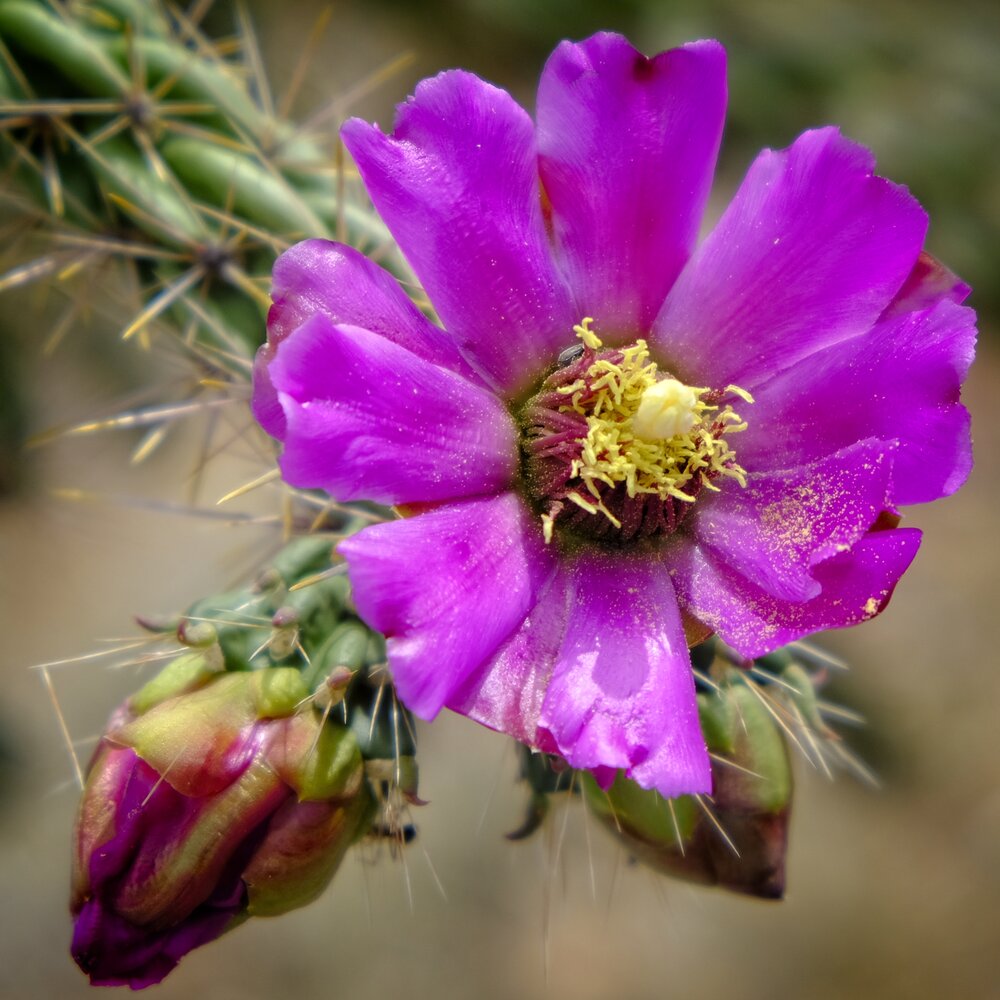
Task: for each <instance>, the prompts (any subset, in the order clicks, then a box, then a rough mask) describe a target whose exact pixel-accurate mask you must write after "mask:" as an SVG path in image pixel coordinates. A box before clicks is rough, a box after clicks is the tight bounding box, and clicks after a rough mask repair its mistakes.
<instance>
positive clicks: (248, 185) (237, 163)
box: [159, 136, 330, 240]
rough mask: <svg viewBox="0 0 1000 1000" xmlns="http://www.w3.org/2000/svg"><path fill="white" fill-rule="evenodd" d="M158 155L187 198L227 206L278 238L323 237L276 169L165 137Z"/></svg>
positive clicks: (310, 212) (230, 151)
mask: <svg viewBox="0 0 1000 1000" xmlns="http://www.w3.org/2000/svg"><path fill="white" fill-rule="evenodd" d="M159 149H160V152H161V153H162V155H163V158H164V159H165V160H166V161H167V163H168V164H169V165H170V167H171V169H172V170H173V171H174V172H175V173H176V174H177V176H178V177H179V178H180V179H181V181H183V182H184V184H185V185H186V186H187V188H188V189H189V190H190V191H191V192H192V194H193V195H194V196H195V197H197V198H200V199H202V200H204V201H206V202H208V203H210V204H213V205H227V204H228V205H230V206H231V210H232V211H233V212H234V213H235V214H236V215H238V216H240V217H241V218H243V219H246V221H247V222H250V223H252V224H253V225H255V226H259V227H260V228H262V229H266V230H268V231H270V232H273V233H275V235H276V236H277V237H279V238H280V239H285V240H291V239H303V238H304V237H306V236H329V235H330V232H329V230H328V228H327V226H326V224H325V223H324V222H323V221H322V220H321V219H320V218H319V216H318V215H316V213H315V212H313V210H312V209H311V208H310V207H309V206H308V205H307V204H306V203H305V202H304V201H303V200H302V199H301V198H300V197H299V196H298V194H297V193H296V192H295V190H294V189H293V188H292V186H291V185H290V184H289V183H288V181H287V180H285V178H284V177H283V176H282V175H281V174H280V173H278V172H277V171H276V170H273V169H272V170H269V169H267V168H266V167H265V166H263V164H262V163H261V161H260V160H259V159H256V158H254V157H252V156H250V155H248V154H246V153H241V152H239V151H237V150H234V149H232V148H229V147H227V146H224V145H215V144H213V143H211V142H205V141H203V140H199V139H192V138H187V137H186V136H183V137H182V136H179V137H171V138H168V139H165V140H163V142H162V143H161V144H160V147H159Z"/></svg>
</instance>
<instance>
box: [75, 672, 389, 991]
mask: <svg viewBox="0 0 1000 1000" xmlns="http://www.w3.org/2000/svg"><path fill="white" fill-rule="evenodd" d="M191 655H192V656H194V657H196V656H197V655H199V654H191ZM190 658H191V657H182V658H181V660H180V661H177V665H176V666H175V668H174V669H173V671H172V672H171V668H168V671H167V675H166V677H165V680H166V683H165V682H164V679H158V680H157V681H154V682H153V683H152V684H151V685H149V686H148V687H147V688H146V689H144V690H143V691H142V692H140V693H139V695H138V696H136V697H135V698H133V699H132V700H131V701H130V702H129V703H126V705H125V706H123V707H122V708H121V709H119V711H118V712H116V713H115V715H114V717H113V718H112V720H111V723H110V724H109V726H108V729H107V731H106V732H105V734H104V736H103V738H102V740H101V742H100V744H99V746H98V748H97V751H96V753H95V755H94V759H93V761H92V763H91V766H90V769H89V773H88V777H87V783H86V787H85V788H84V792H83V797H82V799H81V802H80V808H79V813H78V817H77V826H76V835H75V850H74V855H73V890H72V899H71V904H70V908H71V911H72V913H73V917H74V920H75V923H74V929H73V943H72V949H71V950H72V953H73V957H74V958H75V959H76V961H77V963H78V964H79V966H80V967H81V969H83V971H84V972H86V973H87V974H88V975H89V976H90V981H91V983H92V984H94V985H99V986H119V985H128V986H131V987H132V988H133V989H142V988H144V987H146V986H150V985H152V984H153V983H158V982H159V981H160V980H161V979H163V977H164V976H166V975H167V974H168V973H169V972H170V971H171V970H172V969H173V968H174V966H176V965H177V963H178V962H179V961H180V959H181V958H182V957H183V956H184V955H186V954H187V953H188V952H189V951H191V950H192V949H193V948H197V947H198V946H200V945H202V944H206V943H207V942H209V941H212V940H214V939H215V938H217V937H219V936H220V935H221V934H223V933H225V932H226V931H228V930H230V929H232V928H233V927H236V926H238V925H239V924H240V923H242V922H243V921H244V920H246V919H247V917H250V916H269V915H273V914H279V913H284V912H286V911H287V910H290V909H293V908H295V907H297V906H302V905H304V904H305V903H307V902H310V901H311V900H312V899H315V898H316V896H318V895H319V893H320V892H321V891H322V890H323V889H324V888H325V886H326V885H327V883H328V882H329V881H330V879H331V878H332V877H333V874H334V872H335V871H336V869H337V867H338V865H339V864H340V861H341V859H342V857H343V855H344V852H345V851H346V850H347V848H348V847H349V846H350V845H351V844H352V843H353V842H354V841H355V840H356V839H357V837H359V836H360V835H362V834H363V833H364V831H365V829H366V828H367V821H368V820H369V818H370V810H371V807H372V800H371V796H370V794H369V791H368V786H367V783H366V782H365V779H364V772H363V765H362V761H361V755H360V752H359V750H358V746H357V742H356V740H355V739H354V736H353V735H352V734H351V733H350V731H349V730H347V729H345V728H343V727H340V728H335V727H333V726H329V725H324V724H323V723H322V721H321V720H320V717H319V714H318V713H315V712H313V711H312V710H311V709H310V708H307V710H306V711H304V712H303V711H298V712H297V711H296V707H297V706H300V705H301V704H302V702H303V699H305V698H306V696H307V691H306V689H305V687H304V685H303V682H302V678H301V675H300V673H299V672H298V671H297V670H294V669H291V668H276V669H270V670H260V671H255V672H253V673H232V674H225V675H222V676H215V677H212V678H209V677H207V676H206V675H205V674H204V672H202V674H200V675H199V676H197V677H196V678H195V683H196V685H197V687H196V689H194V690H191V689H186V688H185V689H182V690H180V691H179V692H178V693H174V692H172V691H171V690H170V689H169V688H170V685H171V683H172V681H173V680H175V679H176V678H178V677H181V678H182V680H186V679H188V678H189V677H190V673H189V671H188V670H187V667H188V665H189V664H188V662H187V661H189V660H190ZM182 661H183V662H182ZM184 675H187V676H186V677H185V676H184ZM188 687H189V686H188ZM165 695H168V696H167V697H164V696H165Z"/></svg>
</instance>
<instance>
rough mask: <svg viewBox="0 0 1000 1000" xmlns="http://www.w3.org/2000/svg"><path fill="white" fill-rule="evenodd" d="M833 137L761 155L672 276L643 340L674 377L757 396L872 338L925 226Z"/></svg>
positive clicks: (904, 199) (860, 151)
mask: <svg viewBox="0 0 1000 1000" xmlns="http://www.w3.org/2000/svg"><path fill="white" fill-rule="evenodd" d="M874 169H875V163H874V160H873V158H872V155H871V153H870V152H868V150H866V149H865V148H864V147H862V146H859V145H857V144H855V143H853V142H850V141H848V140H847V139H844V138H843V137H841V135H840V133H839V132H838V131H837V130H836V129H833V128H825V129H818V130H817V131H814V132H806V133H804V134H803V135H801V136H800V137H799V138H798V139H796V141H795V142H794V143H793V144H792V145H791V146H790V147H789V148H788V149H787V150H783V151H780V152H774V151H771V150H765V151H764V152H763V153H761V154H760V156H758V157H757V160H756V161H755V162H754V164H753V166H752V167H751V168H750V171H749V173H748V174H747V176H746V179H745V180H744V181H743V184H742V185H741V186H740V189H739V191H737V193H736V196H735V198H734V199H733V201H732V203H731V204H730V206H729V208H728V209H727V210H726V212H725V213H724V215H723V216H722V219H721V220H720V221H719V224H718V225H717V226H716V227H715V229H714V230H713V232H712V233H711V235H710V236H709V237H708V238H707V239H706V240H705V242H704V243H703V244H702V245H701V246H700V247H699V248H698V250H697V252H696V253H695V255H694V257H692V258H691V261H690V262H689V264H688V266H687V268H685V270H684V271H683V272H682V274H681V276H680V277H679V278H678V279H677V283H676V284H675V285H674V287H673V289H672V291H671V292H670V295H669V296H668V297H667V301H666V302H665V303H664V307H663V311H662V312H661V313H660V315H659V316H658V317H657V319H656V323H655V327H654V333H653V335H652V338H651V342H652V343H653V344H655V346H656V348H657V349H658V350H659V351H660V353H661V354H662V355H663V357H664V358H665V360H666V361H667V362H668V367H670V366H671V365H676V366H677V370H678V372H679V373H680V377H682V378H686V379H687V380H689V381H691V382H692V383H693V384H697V385H714V386H718V387H721V386H724V385H726V384H728V383H736V384H737V385H741V386H743V388H745V389H749V390H751V391H754V390H755V389H756V388H757V386H758V385H760V384H761V383H762V382H763V381H764V380H765V379H766V378H768V377H769V376H771V375H772V374H773V373H774V372H776V371H780V370H781V369H782V368H785V367H787V366H788V365H790V364H793V363H794V362H795V361H797V360H799V359H800V358H804V357H806V356H808V355H810V354H812V353H813V352H815V351H818V350H820V349H821V348H823V347H827V346H829V345H830V344H835V343H838V342H839V341H842V340H846V339H848V338H850V337H852V336H855V335H857V334H859V333H862V332H864V331H865V330H867V329H869V328H870V327H871V326H872V324H873V323H874V322H875V321H876V320H877V319H878V317H879V315H880V314H881V313H882V311H883V310H884V309H885V308H886V306H887V305H888V304H889V302H890V300H891V299H892V298H893V296H894V295H895V294H896V293H897V292H898V291H899V289H900V287H901V286H902V284H903V282H904V280H905V279H906V277H907V276H908V275H909V274H910V272H911V270H912V268H913V265H914V263H915V262H916V260H917V255H918V254H919V252H920V246H921V243H922V242H923V238H924V233H925V231H926V228H927V217H926V215H925V214H924V211H923V209H921V207H920V206H919V205H918V204H917V202H916V201H915V200H914V199H913V198H912V197H911V196H910V194H909V192H907V190H906V189H905V188H902V187H898V186H897V185H895V184H891V183H889V181H887V180H884V179H883V178H881V177H876V176H875V175H874V173H873V171H874Z"/></svg>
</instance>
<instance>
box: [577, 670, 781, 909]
mask: <svg viewBox="0 0 1000 1000" xmlns="http://www.w3.org/2000/svg"><path fill="white" fill-rule="evenodd" d="M711 672H712V677H713V681H714V683H715V684H716V687H715V688H714V689H713V690H712V691H711V692H707V693H706V692H703V693H700V694H699V695H698V709H699V714H700V718H701V724H702V731H703V733H704V735H705V742H706V744H707V746H708V749H709V751H710V752H711V753H712V755H713V758H712V779H713V790H712V795H711V798H710V799H701V800H699V799H698V798H696V797H693V796H681V797H679V798H676V799H670V800H667V799H664V798H663V797H662V796H661V795H659V793H657V792H655V791H649V790H646V789H643V788H640V787H639V786H638V785H636V784H635V782H633V781H630V780H629V779H627V778H626V777H625V776H624V775H623V774H621V773H619V774H618V776H617V777H616V779H615V781H614V783H613V784H612V785H611V787H610V788H608V789H607V790H604V789H601V788H600V787H599V786H598V785H597V783H596V781H595V780H594V779H593V777H592V776H591V775H589V774H583V775H581V776H580V777H581V787H582V790H583V794H584V796H585V798H586V800H587V803H588V806H589V808H590V809H591V810H592V811H593V812H594V813H595V815H596V816H597V817H598V818H599V819H600V820H601V821H602V823H603V825H604V826H605V827H606V828H607V829H608V830H609V831H610V832H611V834H612V836H614V837H615V838H616V839H617V840H619V841H620V842H621V843H622V844H623V845H624V846H625V847H626V849H627V850H628V851H629V852H630V853H631V854H632V855H633V856H634V857H636V858H638V859H639V860H640V861H642V862H644V863H645V864H647V865H648V866H650V867H651V868H654V869H656V870H657V871H659V872H662V873H664V874H667V875H671V876H674V877H676V878H681V879H684V880H686V881H691V882H697V883H700V884H704V885H717V886H720V887H722V888H725V889H729V890H731V891H734V892H740V893H744V894H747V895H752V896H758V897H761V898H766V899H774V898H779V897H780V896H781V895H782V894H783V892H784V884H785V880H784V863H785V848H786V844H787V828H788V817H789V810H790V806H791V797H792V771H791V761H790V758H789V753H788V748H787V746H786V744H785V740H784V738H783V736H782V734H781V732H780V730H779V728H778V724H777V722H776V720H775V714H776V712H775V714H772V711H769V710H768V708H767V707H765V703H764V700H763V696H762V694H761V693H760V692H759V691H756V690H754V689H752V688H751V686H750V685H751V684H752V683H753V681H751V680H750V679H749V678H748V677H747V675H746V674H745V673H744V672H743V671H741V670H740V669H737V668H734V667H730V666H727V665H725V664H724V663H722V662H719V661H716V663H715V665H714V666H713V668H712V671H711Z"/></svg>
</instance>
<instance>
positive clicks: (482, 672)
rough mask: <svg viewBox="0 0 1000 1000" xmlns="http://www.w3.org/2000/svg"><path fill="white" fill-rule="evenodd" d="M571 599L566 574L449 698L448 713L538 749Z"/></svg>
mask: <svg viewBox="0 0 1000 1000" xmlns="http://www.w3.org/2000/svg"><path fill="white" fill-rule="evenodd" d="M568 598H569V581H568V580H567V578H566V574H564V573H557V574H556V575H555V576H554V577H553V578H552V579H551V580H550V581H549V583H548V585H547V586H546V587H545V588H544V590H542V591H541V592H540V593H539V596H538V603H537V604H536V605H535V607H534V608H532V609H531V611H530V612H529V613H528V616H527V618H525V619H524V621H523V622H522V623H521V625H520V627H519V628H518V629H517V631H516V632H515V633H514V634H513V635H512V636H511V637H510V638H509V639H508V640H507V641H506V642H505V643H504V644H503V645H502V646H501V647H500V649H499V651H498V652H497V653H496V655H495V656H494V657H493V658H492V660H490V661H489V662H488V663H486V664H485V665H484V666H483V667H481V668H480V669H479V670H478V671H476V672H475V673H473V674H470V675H469V677H468V678H467V680H466V682H465V683H464V684H463V685H462V686H461V688H459V689H458V690H456V691H455V692H454V693H453V694H452V695H451V696H450V697H449V699H448V708H450V709H452V710H453V711H455V712H460V713H461V714H462V715H465V716H468V717H469V718H470V719H474V720H475V721H476V722H480V723H482V724H483V725H484V726H489V727H490V729H495V730H497V732H501V733H507V734H508V735H510V736H513V737H514V738H515V739H518V740H521V742H523V743H527V744H529V745H533V746H538V745H539V740H538V718H539V716H540V714H541V711H542V702H543V700H544V698H545V688H546V686H547V685H548V682H549V676H550V674H551V673H552V666H553V664H554V663H555V661H556V656H557V655H558V653H559V649H560V647H561V646H562V643H563V636H564V635H565V633H566V623H567V620H568V616H569V606H568ZM553 749H554V748H553Z"/></svg>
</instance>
